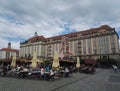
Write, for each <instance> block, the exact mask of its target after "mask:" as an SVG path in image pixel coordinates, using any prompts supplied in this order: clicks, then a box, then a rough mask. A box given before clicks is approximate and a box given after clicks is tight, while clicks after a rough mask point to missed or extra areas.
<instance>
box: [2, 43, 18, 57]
mask: <svg viewBox="0 0 120 91" xmlns="http://www.w3.org/2000/svg"><path fill="white" fill-rule="evenodd" d="M14 53H16V55H17V57H19V50H18V49H13V48H11V43H8V47H7V48H2V49H1V50H0V59H9V58H12V56H13V54H14Z"/></svg>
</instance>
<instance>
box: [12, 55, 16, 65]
mask: <svg viewBox="0 0 120 91" xmlns="http://www.w3.org/2000/svg"><path fill="white" fill-rule="evenodd" d="M15 66H16V53H14V54H13V58H12V62H11V67H15Z"/></svg>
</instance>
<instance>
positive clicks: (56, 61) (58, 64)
mask: <svg viewBox="0 0 120 91" xmlns="http://www.w3.org/2000/svg"><path fill="white" fill-rule="evenodd" d="M59 67H60V63H59V57H58V54H57V52H55V53H54V59H53V64H52V68H59Z"/></svg>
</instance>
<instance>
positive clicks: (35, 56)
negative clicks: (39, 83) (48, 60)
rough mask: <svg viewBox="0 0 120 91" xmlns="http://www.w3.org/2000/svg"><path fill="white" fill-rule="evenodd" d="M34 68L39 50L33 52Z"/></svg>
mask: <svg viewBox="0 0 120 91" xmlns="http://www.w3.org/2000/svg"><path fill="white" fill-rule="evenodd" d="M31 66H32V67H33V68H35V67H36V66H37V52H36V51H34V53H33V59H32V65H31Z"/></svg>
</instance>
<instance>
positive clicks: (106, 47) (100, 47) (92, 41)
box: [20, 25, 119, 59]
mask: <svg viewBox="0 0 120 91" xmlns="http://www.w3.org/2000/svg"><path fill="white" fill-rule="evenodd" d="M118 40H119V37H118V34H117V33H116V31H115V28H111V27H110V26H108V25H102V26H100V27H98V28H91V29H89V30H85V31H79V32H74V33H69V34H65V35H60V36H55V37H50V38H45V37H44V36H38V35H37V33H35V36H34V37H32V38H30V39H28V40H26V41H25V42H23V43H20V57H28V56H32V55H33V51H37V56H38V57H39V58H40V57H53V55H54V52H55V51H56V52H57V53H58V54H59V57H61V58H63V57H67V56H71V57H75V56H80V57H82V58H95V59H96V58H99V57H101V56H106V55H109V56H111V57H112V56H113V55H117V54H119V42H118Z"/></svg>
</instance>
